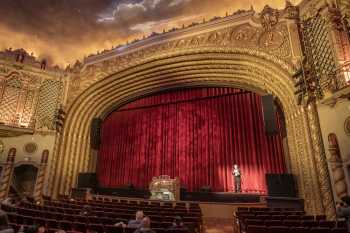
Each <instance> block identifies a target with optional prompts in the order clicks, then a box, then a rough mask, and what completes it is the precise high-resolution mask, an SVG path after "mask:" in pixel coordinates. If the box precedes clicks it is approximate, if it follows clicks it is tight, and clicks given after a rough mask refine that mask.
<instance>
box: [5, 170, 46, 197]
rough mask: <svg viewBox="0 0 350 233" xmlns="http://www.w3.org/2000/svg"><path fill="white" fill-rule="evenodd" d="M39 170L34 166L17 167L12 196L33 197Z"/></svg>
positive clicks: (14, 174)
mask: <svg viewBox="0 0 350 233" xmlns="http://www.w3.org/2000/svg"><path fill="white" fill-rule="evenodd" d="M38 170H39V169H38V168H37V167H36V166H34V165H33V164H19V165H17V166H15V168H14V170H13V176H12V184H11V188H10V195H15V196H19V197H23V196H27V197H31V196H32V195H33V193H34V188H35V183H36V178H37V175H38Z"/></svg>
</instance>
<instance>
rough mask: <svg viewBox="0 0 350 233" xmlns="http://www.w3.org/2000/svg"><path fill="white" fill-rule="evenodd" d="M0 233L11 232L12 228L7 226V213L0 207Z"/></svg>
mask: <svg viewBox="0 0 350 233" xmlns="http://www.w3.org/2000/svg"><path fill="white" fill-rule="evenodd" d="M0 233H13V229H12V228H11V227H10V226H9V220H8V217H7V213H6V212H5V211H3V210H1V209H0Z"/></svg>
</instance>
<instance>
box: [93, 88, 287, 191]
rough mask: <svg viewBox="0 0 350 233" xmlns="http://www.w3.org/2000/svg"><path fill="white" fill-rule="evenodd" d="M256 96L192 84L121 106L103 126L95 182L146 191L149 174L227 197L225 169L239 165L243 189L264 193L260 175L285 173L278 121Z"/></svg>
mask: <svg viewBox="0 0 350 233" xmlns="http://www.w3.org/2000/svg"><path fill="white" fill-rule="evenodd" d="M265 97H266V96H265ZM263 98H264V97H262V96H261V95H259V94H256V93H253V92H250V91H246V90H243V89H237V88H228V87H224V88H222V87H216V88H213V87H211V88H210V87H200V88H198V87H197V88H186V89H173V90H168V91H166V92H165V91H163V92H160V93H156V94H153V95H149V96H147V97H143V98H139V99H138V100H135V101H132V102H130V103H128V104H126V105H124V106H122V107H120V108H119V109H117V110H115V111H113V112H112V113H111V114H109V116H107V117H106V119H105V120H104V123H103V125H102V146H101V149H100V151H99V155H98V163H97V173H98V175H99V179H100V184H101V185H102V186H104V187H118V186H125V185H127V184H132V185H133V186H134V187H137V188H141V189H147V187H148V185H149V183H150V181H151V180H152V177H154V176H159V175H170V176H171V177H179V178H180V183H181V185H182V186H183V187H184V188H186V189H187V190H189V191H198V190H200V188H201V187H203V186H209V187H211V190H213V191H217V192H222V191H226V192H227V191H229V192H231V191H233V189H234V187H233V186H234V185H233V183H234V182H233V177H232V165H233V164H238V165H239V166H240V169H241V172H242V191H243V192H244V193H262V194H266V193H267V188H266V183H265V175H266V174H268V173H285V172H286V170H287V169H286V164H285V158H284V149H283V131H285V129H282V125H281V119H282V118H281V117H279V113H278V112H277V111H276V109H275V108H276V106H266V104H265V106H263V101H262V99H263ZM269 104H273V102H272V101H271V103H269ZM267 107H269V108H270V109H267ZM272 114H274V115H273V119H266V118H267V116H268V115H269V117H271V116H272ZM264 118H265V119H264ZM271 121H273V125H272V124H267V125H265V124H266V123H269V122H271ZM267 127H269V128H267ZM140 174H142V176H140Z"/></svg>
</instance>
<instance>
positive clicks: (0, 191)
mask: <svg viewBox="0 0 350 233" xmlns="http://www.w3.org/2000/svg"><path fill="white" fill-rule="evenodd" d="M15 157H16V148H11V149H10V150H9V153H8V155H7V161H6V163H5V164H4V166H3V171H2V179H1V181H0V200H4V199H5V198H7V196H8V193H9V190H10V186H11V182H12V177H13V164H14V162H15Z"/></svg>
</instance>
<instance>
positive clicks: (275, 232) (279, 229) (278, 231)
mask: <svg viewBox="0 0 350 233" xmlns="http://www.w3.org/2000/svg"><path fill="white" fill-rule="evenodd" d="M268 232H269V233H290V230H289V228H288V227H285V226H270V227H268Z"/></svg>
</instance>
